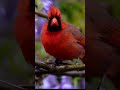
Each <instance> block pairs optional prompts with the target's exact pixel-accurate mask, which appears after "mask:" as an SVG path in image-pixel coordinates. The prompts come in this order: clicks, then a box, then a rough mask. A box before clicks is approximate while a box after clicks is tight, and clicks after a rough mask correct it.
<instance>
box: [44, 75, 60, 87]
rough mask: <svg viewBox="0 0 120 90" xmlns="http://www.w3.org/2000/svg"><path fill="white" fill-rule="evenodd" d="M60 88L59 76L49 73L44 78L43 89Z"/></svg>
mask: <svg viewBox="0 0 120 90" xmlns="http://www.w3.org/2000/svg"><path fill="white" fill-rule="evenodd" d="M52 88H59V83H58V81H57V77H56V76H54V75H48V76H47V77H46V78H44V79H43V85H42V89H52Z"/></svg>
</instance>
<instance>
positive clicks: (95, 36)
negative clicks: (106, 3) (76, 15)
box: [83, 0, 120, 90]
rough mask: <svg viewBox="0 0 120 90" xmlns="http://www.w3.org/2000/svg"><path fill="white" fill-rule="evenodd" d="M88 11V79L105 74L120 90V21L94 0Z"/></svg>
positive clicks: (86, 62) (86, 57)
mask: <svg viewBox="0 0 120 90" xmlns="http://www.w3.org/2000/svg"><path fill="white" fill-rule="evenodd" d="M86 12H87V13H86V23H85V25H86V30H85V31H86V39H87V42H86V47H85V51H86V55H85V58H84V60H83V61H84V63H85V65H86V77H85V78H86V81H89V80H91V79H92V78H94V77H100V78H102V77H103V76H104V75H105V76H107V77H108V78H109V79H110V80H111V81H112V83H113V84H114V85H115V87H116V88H117V89H118V90H120V85H119V84H120V80H119V79H118V78H119V76H120V69H119V67H120V48H119V47H120V23H119V21H117V20H115V18H113V17H112V16H111V15H110V14H109V13H108V12H107V11H106V10H105V9H104V8H103V7H101V6H100V5H99V4H98V3H96V2H95V1H92V0H91V1H89V0H87V1H86Z"/></svg>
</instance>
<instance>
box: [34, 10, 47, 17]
mask: <svg viewBox="0 0 120 90" xmlns="http://www.w3.org/2000/svg"><path fill="white" fill-rule="evenodd" d="M35 14H36V15H37V16H40V17H44V18H48V17H47V15H45V14H43V13H41V12H37V11H35Z"/></svg>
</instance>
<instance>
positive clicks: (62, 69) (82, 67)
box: [35, 60, 85, 73]
mask: <svg viewBox="0 0 120 90" xmlns="http://www.w3.org/2000/svg"><path fill="white" fill-rule="evenodd" d="M35 64H36V65H37V66H39V68H43V69H45V70H47V71H49V72H51V73H59V72H62V73H64V72H67V71H75V70H77V71H82V70H85V65H84V64H83V65H64V66H55V67H52V66H50V65H48V64H45V63H41V62H39V61H37V60H35Z"/></svg>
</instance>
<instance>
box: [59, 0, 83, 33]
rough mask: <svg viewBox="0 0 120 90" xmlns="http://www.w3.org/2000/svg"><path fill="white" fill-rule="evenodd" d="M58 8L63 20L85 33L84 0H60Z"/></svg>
mask: <svg viewBox="0 0 120 90" xmlns="http://www.w3.org/2000/svg"><path fill="white" fill-rule="evenodd" d="M60 10H61V12H62V16H63V20H65V21H67V22H69V23H72V24H74V25H76V26H78V27H79V28H81V29H82V31H83V32H84V33H85V1H84V0H74V1H71V0H66V1H62V3H61V6H60Z"/></svg>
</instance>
